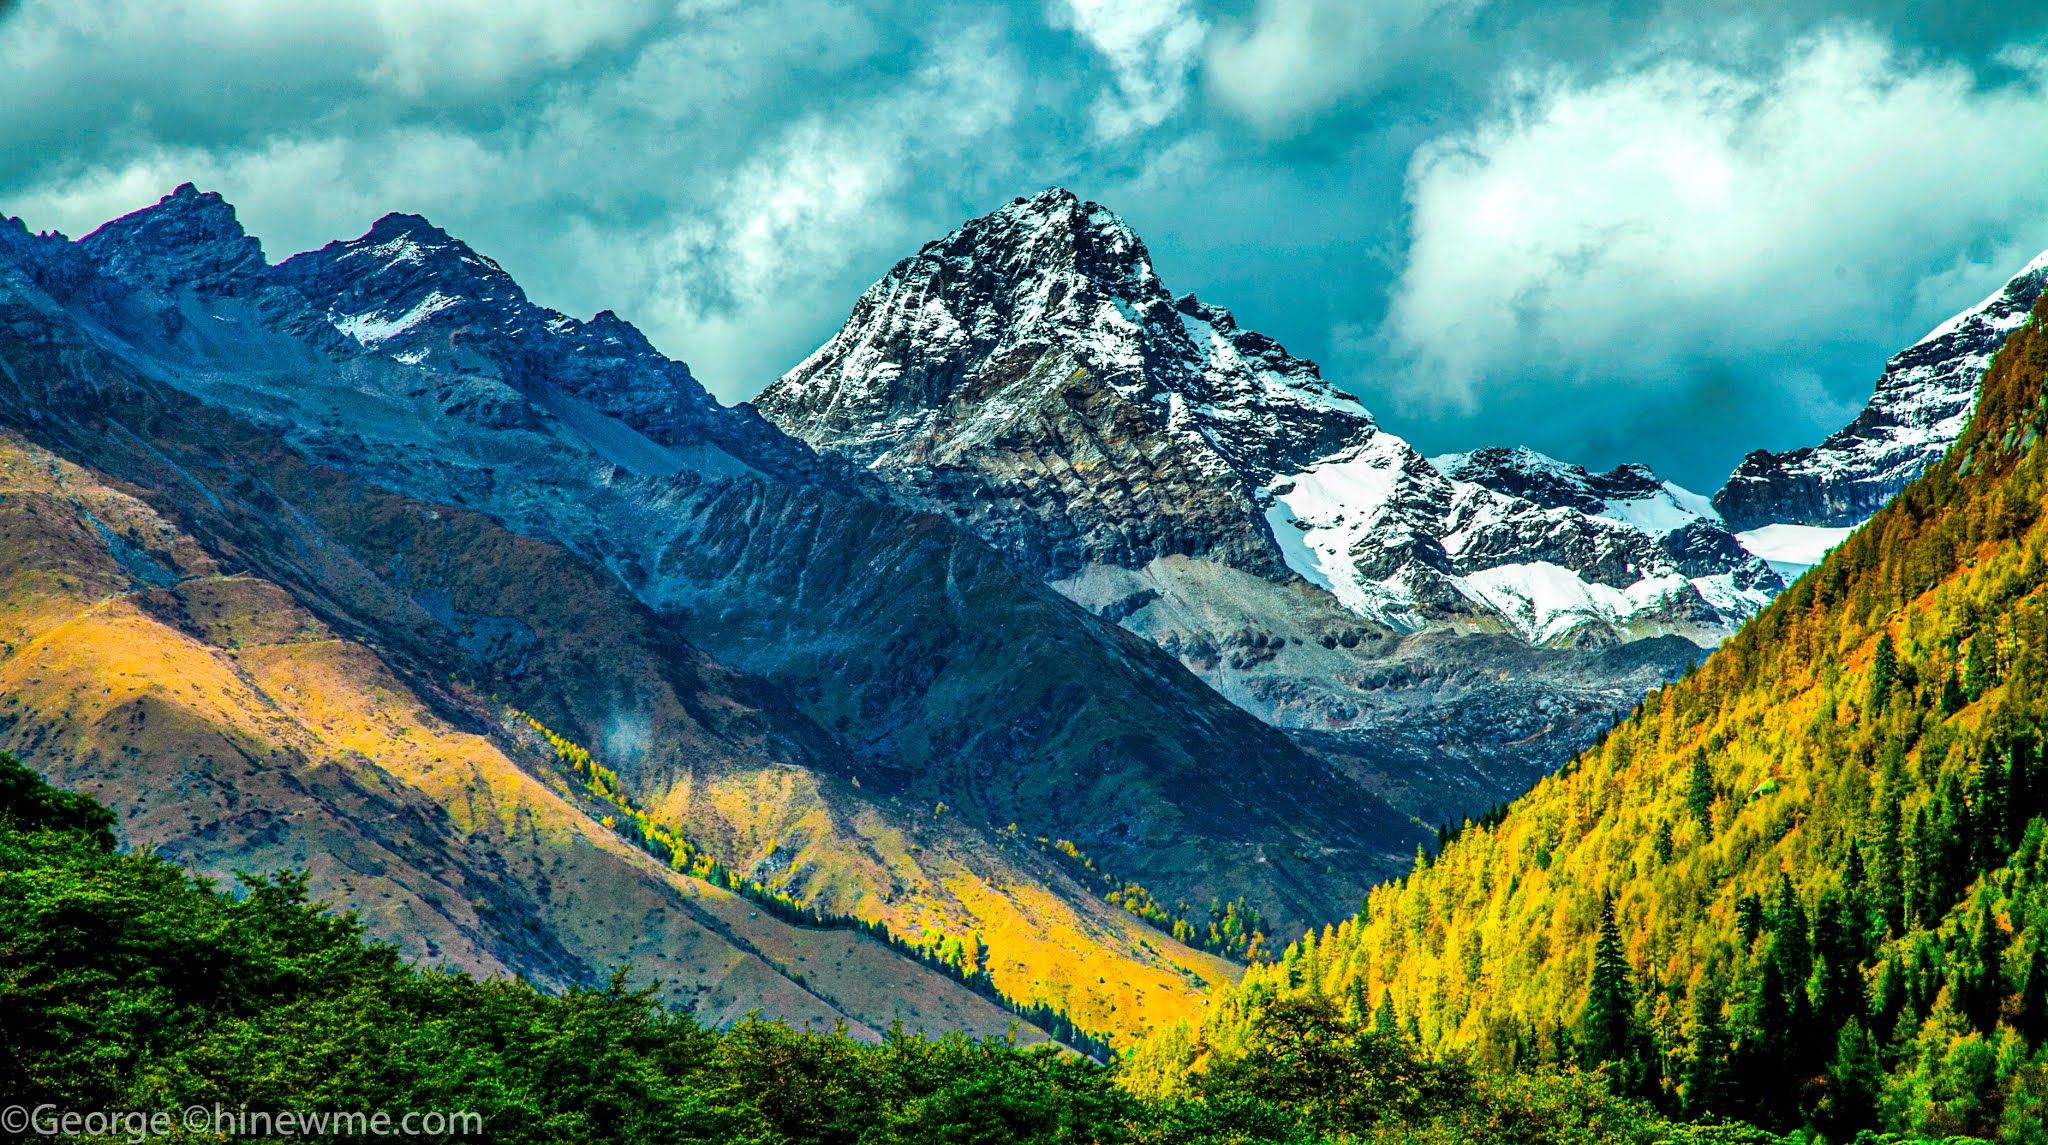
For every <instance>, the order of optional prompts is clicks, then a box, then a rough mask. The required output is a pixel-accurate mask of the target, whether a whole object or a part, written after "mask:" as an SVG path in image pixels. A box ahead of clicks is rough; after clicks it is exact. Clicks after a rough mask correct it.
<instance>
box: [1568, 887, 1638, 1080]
mask: <svg viewBox="0 0 2048 1145" xmlns="http://www.w3.org/2000/svg"><path fill="white" fill-rule="evenodd" d="M1635 1014H1636V997H1635V984H1634V982H1633V980H1632V978H1631V976H1630V973H1629V966H1628V956H1627V954H1626V953H1625V952H1624V951H1623V949H1622V945H1621V927H1620V925H1619V924H1618V923H1617V922H1616V921H1615V918H1614V900H1613V899H1611V898H1610V899H1608V900H1607V901H1606V902H1604V903H1603V904H1601V907H1600V937H1599V940H1598V941H1597V942H1596V943H1595V944H1594V946H1593V974H1592V978H1591V981H1589V982H1588V983H1587V988H1586V1008H1585V1010H1584V1011H1583V1012H1582V1014H1581V1017H1580V1019H1579V1030H1580V1041H1579V1053H1580V1057H1581V1058H1582V1059H1583V1060H1584V1061H1585V1064H1586V1065H1588V1066H1596V1065H1600V1064H1603V1063H1613V1064H1615V1065H1618V1066H1620V1067H1621V1072H1622V1073H1623V1074H1624V1075H1626V1074H1627V1073H1628V1071H1629V1070H1630V1067H1631V1066H1633V1065H1634V1061H1633V1058H1634V1054H1635V1050H1636V1048H1637V1047H1636V1025H1635ZM1630 1080H1633V1079H1632V1078H1631V1079H1630Z"/></svg>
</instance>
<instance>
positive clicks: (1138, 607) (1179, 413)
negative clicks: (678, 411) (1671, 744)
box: [755, 188, 1781, 819]
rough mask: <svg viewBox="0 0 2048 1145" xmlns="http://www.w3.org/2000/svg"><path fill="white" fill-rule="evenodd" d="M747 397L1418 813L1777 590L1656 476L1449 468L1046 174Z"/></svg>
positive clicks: (1516, 463)
mask: <svg viewBox="0 0 2048 1145" xmlns="http://www.w3.org/2000/svg"><path fill="white" fill-rule="evenodd" d="M755 405H756V406H757V407H758V408H759V409H760V410H761V411H762V413H763V414H764V415H765V416H766V417H767V418H768V419H769V420H770V421H772V422H774V423H775V424H777V425H778V426H780V427H781V428H783V429H784V430H786V431H788V432H789V433H790V434H792V435H793V436H795V437H797V438H799V439H802V440H804V441H805V442H807V443H808V444H810V445H812V446H813V447H815V448H817V449H818V450H819V451H820V452H822V453H826V454H834V455H837V456H839V457H840V458H842V459H843V460H845V461H846V462H848V463H850V464H852V465H857V466H860V467H862V468H863V469H864V470H865V472H866V473H867V474H868V475H869V476H870V477H871V478H873V479H874V480H875V481H877V482H878V483H879V484H881V485H884V486H886V487H887V488H888V489H889V490H890V491H891V493H892V494H893V495H894V496H895V497H896V498H897V499H898V500H899V501H902V502H903V503H906V504H909V505H914V506H917V507H919V508H924V509H928V510H931V511H933V512H936V513H940V514H943V515H946V516H948V517H951V518H952V519H954V520H956V521H958V522H960V523H961V524H962V525H963V526H965V527H966V528H968V529H970V530H972V531H973V532H975V533H976V534H977V535H979V536H981V537H983V538H985V539H987V540H988V541H989V542H990V543H991V544H993V545H995V546H996V547H997V548H999V549H1001V550H1002V551H1003V552H1004V553H1005V554H1007V555H1009V556H1010V557H1011V558H1012V560H1014V561H1015V562H1017V563H1018V564H1020V565H1022V566H1023V567H1026V568H1029V569H1032V570H1034V571H1037V572H1038V573H1040V574H1041V575H1043V576H1045V577H1047V578H1048V580H1049V582H1050V583H1051V584H1052V585H1053V586H1054V587H1055V588H1057V589H1058V590H1059V591H1060V592H1061V593H1063V594H1065V595H1066V596H1068V597H1069V598H1070V599H1073V600H1075V601H1077V602H1079V603H1081V604H1083V605H1084V606H1086V607H1088V608H1089V609H1090V610H1091V611H1094V612H1096V613H1097V614H1098V615H1099V616H1102V617H1103V618H1105V619H1109V620H1113V621H1115V622H1116V623H1118V624H1120V625H1122V626H1123V627H1125V628H1127V629H1129V630H1131V631H1133V632H1135V633H1138V634H1140V635H1143V636H1145V637H1146V638H1147V639H1149V640H1151V641H1153V642H1154V643H1156V644H1158V645H1159V646H1160V647H1161V648H1163V649H1165V650H1166V651H1168V652H1170V653H1172V654H1173V655H1174V656H1175V657H1176V658H1177V659H1179V660H1180V661H1181V663H1182V664H1184V665H1186V666H1187V667H1188V668H1189V669H1190V670H1192V671H1194V672H1195V673H1196V674H1197V675H1199V676H1201V678H1202V679H1203V680H1205V681H1206V682H1208V683H1209V685H1210V686H1211V687H1213V688H1215V689H1216V690H1217V691H1219V692H1221V693H1222V694H1223V695H1225V696H1228V697H1229V698H1230V699H1231V700H1232V701H1234V702H1235V703H1237V704H1239V705H1240V706H1242V707H1244V708H1245V709H1247V710H1248V711H1251V712H1253V713H1255V714H1257V715H1259V716H1260V717H1261V718H1263V719H1265V720H1267V721H1269V722H1271V723H1273V724H1274V725H1276V726H1278V727H1281V728H1284V729H1286V730H1287V731H1289V733H1290V734H1293V735H1295V736H1296V737H1297V738H1298V739H1300V740H1301V741H1302V742H1304V743H1309V744H1311V745H1312V746H1313V747H1314V749H1315V750H1316V751H1318V752H1319V753H1321V754H1323V755H1324V756H1325V757H1326V758H1330V759H1332V760H1334V761H1336V762H1338V763H1339V765H1340V766H1343V767H1345V768H1347V769H1351V770H1352V772H1353V774H1355V775H1357V776H1358V777H1359V779H1360V781H1361V782H1365V783H1367V784H1368V785H1372V786H1374V787H1375V789H1376V790H1381V791H1383V792H1385V793H1388V794H1390V795H1393V796H1395V797H1396V798H1397V799H1400V800H1403V801H1405V802H1402V804H1401V805H1402V806H1403V807H1404V809H1407V810H1410V811H1411V812H1412V813H1415V814H1419V815H1422V816H1424V817H1427V818H1431V819H1434V818H1440V817H1451V818H1455V817H1457V816H1458V815H1461V814H1463V813H1465V812H1464V811H1463V810H1462V808H1465V807H1466V806H1468V805H1470V806H1485V805H1489V804H1491V803H1493V802H1495V801H1497V800H1499V799H1504V798H1507V797H1510V796H1511V795H1512V794H1514V793H1515V792H1518V791H1519V790H1521V789H1522V788H1523V787H1525V786H1526V785H1527V784H1528V783H1529V782H1532V781H1533V780H1534V779H1535V778H1536V777H1537V776H1540V775H1541V774H1543V772H1544V771H1545V770H1546V769H1547V767H1548V766H1552V765H1554V764H1555V762H1556V761H1557V760H1559V759H1562V758H1564V756H1565V755H1568V754H1569V752H1570V751H1571V750H1572V749H1573V748H1574V747H1575V746H1577V744H1578V742H1579V741H1580V740H1581V739H1582V738H1583V737H1586V736H1590V735H1591V734H1592V731H1593V729H1594V728H1596V727H1597V726H1598V725H1600V724H1601V723H1603V722H1604V721H1605V720H1606V719H1608V718H1610V717H1611V715H1612V713H1613V712H1614V711H1616V710H1619V709H1621V708H1625V707H1626V706H1627V705H1628V704H1630V703H1633V702H1634V701H1635V699H1636V698H1637V697H1638V696H1639V695H1640V694H1641V693H1642V692H1643V691H1645V690H1647V689H1648V688H1650V687H1653V686H1655V685H1656V684H1657V683H1660V682H1661V681H1663V680H1664V679H1667V678H1669V677H1670V676H1671V675H1673V674H1675V673H1676V672H1678V671H1681V670H1682V669H1683V668H1684V666H1685V665H1686V664H1688V663H1690V662H1691V661H1692V660H1693V659H1695V658H1696V657H1697V656H1698V654H1699V647H1700V645H1702V644H1711V643H1712V642H1714V641H1715V640H1717V639H1719V638H1720V637H1721V636H1722V635H1725V634H1726V633H1727V632H1728V631H1730V630H1731V629H1732V628H1733V626H1734V625H1735V624H1736V623H1739V621H1740V620H1741V619H1742V618H1743V617H1745V616H1747V615H1749V614H1750V613H1752V612H1754V611H1755V610H1756V609H1757V608H1759V607H1761V606H1762V604H1763V603H1765V602H1766V601H1768V599H1769V597H1770V595H1771V593H1773V592H1775V591H1776V590H1777V589H1778V588H1779V587H1781V582H1780V581H1779V579H1778V577H1777V575H1776V574H1775V573H1774V572H1773V571H1772V570H1771V568H1770V567H1769V566H1767V565H1766V564H1764V563H1763V562H1762V561H1760V560H1758V559H1757V558H1755V557H1754V556H1752V555H1750V554H1749V553H1747V552H1745V551H1744V550H1743V549H1742V548H1741V547H1740V545H1739V544H1737V543H1736V542H1735V540H1734V538H1733V537H1732V536H1731V535H1730V534H1729V533H1728V532H1727V530H1725V529H1724V528H1722V527H1721V526H1720V523H1719V519H1718V517H1717V515H1716V514H1715V512H1714V510H1713V509H1712V507H1711V506H1710V505H1709V504H1707V502H1706V501H1705V499H1704V498H1701V497H1698V496H1695V495H1693V494H1691V493H1689V492H1687V491H1685V490H1683V489H1681V488H1678V487H1677V486H1672V485H1667V484H1666V483H1664V482H1662V481H1660V480H1658V479H1657V478H1656V477H1655V476H1654V475H1653V474H1650V473H1648V471H1646V470H1642V469H1641V468H1640V467H1624V468H1623V469H1619V470H1616V471H1614V472H1613V473H1610V474H1597V475H1596V474H1588V473H1586V472H1585V471H1584V470H1583V469H1579V468H1577V467H1574V466H1570V465H1568V464H1565V463H1562V462H1558V461H1555V460H1553V459H1550V458H1545V457H1542V456H1541V455H1537V454H1533V453H1530V452H1528V451H1526V450H1482V451H1478V452H1476V453H1473V454H1469V455H1464V456H1461V457H1456V458H1446V459H1439V463H1433V462H1432V461H1430V460H1429V459H1426V458H1424V457H1423V456H1422V455H1421V454H1419V453H1418V452H1416V451H1415V450H1414V449H1413V448H1412V447H1410V446H1409V445H1408V443H1406V442H1405V441H1403V440H1402V439H1400V438H1399V437H1398V436H1396V435H1394V434H1391V433H1388V432H1387V431H1386V430H1385V429H1384V428H1382V427H1381V426H1380V425H1379V424H1378V423H1377V422H1376V421H1375V419H1374V418H1373V417H1372V415H1371V414H1370V413H1369V412H1368V411H1367V410H1366V409H1365V407H1364V406H1363V405H1362V404H1360V403H1359V402H1358V401H1357V399H1356V398H1354V397H1352V396H1351V395H1348V394H1345V393H1343V392H1342V391H1341V390H1339V389H1338V388H1336V387H1334V386H1332V385H1331V384H1330V383H1329V382H1327V381H1326V380H1325V379H1324V378H1323V377H1322V376H1321V373H1320V371H1319V370H1318V368H1317V367H1316V365H1315V364H1314V363H1312V362H1308V361H1306V360H1303V359H1300V358H1296V357H1293V356H1292V355H1289V354H1288V353H1287V352H1286V350H1285V349H1284V348H1283V347H1281V346H1280V345H1278V344H1277V343H1275V342H1274V341H1272V340H1271V339H1269V338H1266V337H1264V336H1262V335H1259V334H1257V333H1255V332H1252V331H1248V330H1245V329H1244V328H1243V327H1241V326H1239V325H1238V323H1237V322H1236V321H1235V319H1234V318H1233V317H1232V316H1231V314H1230V313H1229V312H1228V311H1227V310H1225V309H1223V308H1222V307H1219V306H1215V305H1213V304H1210V303H1207V302H1204V301H1201V300H1199V299H1196V298H1194V297H1193V296H1191V295H1181V296H1179V297H1177V298H1176V297H1175V296H1173V295H1171V294H1170V293H1169V292H1168V291H1167V290H1166V288H1165V286H1164V285H1163V284H1162V283H1161V282H1160V281H1159V278H1158V275H1157V273H1156V271H1155V270H1154V268H1153V266H1152V263H1151V259H1150V256H1149V253H1148V252H1147V251H1146V248H1145V246H1144V244H1143V243H1142V242H1141V241H1140V240H1139V239H1138V238H1137V236H1136V235H1135V234H1133V233H1132V232H1131V230H1130V228H1129V227H1128V226H1126V225H1125V224H1124V223H1123V221H1122V220H1121V219H1119V218H1118V217H1117V216H1116V215H1115V214H1113V213H1112V212H1110V211H1109V210H1107V209H1106V208H1103V207H1101V206H1100V205H1098V204H1094V203H1087V202H1083V201H1081V200H1080V199H1078V198H1077V197H1076V196H1074V195H1072V194H1070V193H1068V192H1066V191H1064V190H1061V189H1059V188H1052V189H1049V190H1047V191H1045V192H1042V193H1041V194H1039V195H1037V196H1033V197H1030V198H1020V199H1017V200H1015V201H1013V202H1012V203H1010V204H1009V205H1008V206H1006V207H1004V208H1002V209H1001V210H998V211H996V212H994V213H992V214H991V215H988V216H986V217H984V218H981V219H975V220H971V221H969V222H968V223H966V224H964V225H963V226H962V227H961V228H960V229H959V230H957V231H955V232H954V233H953V234H951V235H948V236H946V237H945V238H943V239H940V240H937V241H935V242H932V243H929V244H927V245H926V246H925V247H924V248H923V249H922V250H920V251H919V252H918V253H917V254H916V255H914V256H913V257H911V258H908V259H905V260H903V261H902V262H900V263H898V264H897V265H896V266H895V267H894V268H893V269H891V270H890V271H889V273H888V274H886V275H885V276H884V277H883V278H881V279H880V280H879V281H877V282H876V283H875V284H874V285H873V286H872V287H870V288H869V289H868V291H866V292H865V293H864V294H863V295H862V297H861V299H860V300H859V302H858V303H857V304H856V305H855V307H854V309H853V312H852V314H851V316H850V317H849V319H848V321H847V323H846V325H845V326H844V327H843V328H842V329H841V330H840V331H839V332H838V333H837V334H836V335H835V336H834V337H833V338H832V339H830V340H829V341H828V342H826V343H825V344H824V345H823V346H821V347H820V348H819V349H818V350H817V351H816V352H814V353H813V354H811V355H810V356H809V357H808V358H807V359H806V360H805V361H804V362H803V363H801V364H800V365H798V366H797V367H796V368H795V369H793V370H791V371H790V372H789V373H788V374H786V375H785V376H784V377H783V378H782V379H780V380H779V381H778V382H776V383H775V384H774V385H772V386H770V387H769V388H768V389H767V390H765V391H764V392H763V393H762V394H761V395H760V397H758V398H757V399H756V400H755ZM1624 645H1627V646H1630V647H1631V649H1632V650H1631V651H1630V652H1628V653H1627V654H1625V655H1617V654H1610V652H1609V649H1612V648H1615V647H1619V646H1624Z"/></svg>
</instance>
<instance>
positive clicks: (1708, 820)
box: [1685, 754, 1714, 836]
mask: <svg viewBox="0 0 2048 1145" xmlns="http://www.w3.org/2000/svg"><path fill="white" fill-rule="evenodd" d="M1685 805H1686V807H1687V808H1688V809H1690V810H1691V811H1692V817H1693V818H1695V819H1697V820H1699V822H1700V832H1701V833H1702V834H1705V835H1709V836H1711V835H1712V834H1713V833H1714V773H1713V772H1712V771H1710V770H1708V768H1707V757H1706V755H1705V754H1696V755H1694V756H1693V757H1692V778H1691V781H1690V782H1689V783H1687V784H1686V790H1685Z"/></svg>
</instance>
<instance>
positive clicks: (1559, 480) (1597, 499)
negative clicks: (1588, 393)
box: [1430, 446, 1721, 537]
mask: <svg viewBox="0 0 2048 1145" xmlns="http://www.w3.org/2000/svg"><path fill="white" fill-rule="evenodd" d="M1430 462H1431V464H1433V465H1435V466H1436V467H1437V469H1439V470H1440V471H1442V472H1443V474H1444V475H1445V476H1446V477H1449V478H1451V479H1452V480H1455V481H1466V482H1470V483H1472V484H1474V485H1483V486H1485V487H1486V488H1488V489H1491V490H1493V491H1494V492H1496V493H1505V494H1508V495H1509V496H1513V497H1520V498H1523V499H1524V500H1528V501H1533V502H1535V503H1536V504H1538V505H1541V506H1543V507H1544V508H1546V509H1564V508H1569V509H1576V510H1578V511H1579V512H1581V513H1586V514H1589V515H1592V516H1596V517H1606V518H1609V519H1611V520H1615V521H1620V522H1622V523H1623V524H1626V525H1632V526H1634V527H1635V528H1637V529H1639V530H1640V531H1642V532H1643V533H1645V534H1647V535H1649V536H1652V537H1661V536H1663V535H1664V534H1666V533H1669V532H1671V531H1672V530H1674V529H1682V528H1684V527H1685V526H1687V525H1689V524H1691V523H1692V522H1694V521H1699V520H1707V521H1712V522H1714V523H1716V524H1719V523H1720V520H1721V515H1720V514H1719V513H1716V512H1715V511H1714V506H1713V503H1712V502H1711V501H1709V500H1708V499H1707V498H1705V497H1702V496H1700V495H1699V494H1697V493H1694V492H1692V491H1691V490H1689V489H1686V488H1684V487H1682V486H1679V485H1676V484H1673V483H1672V482H1669V481H1665V480H1663V479H1662V478H1660V477H1658V476H1657V475H1656V474H1655V473H1653V472H1651V471H1650V468H1649V467H1648V466H1646V465H1634V464H1631V465H1618V466H1616V467H1614V468H1613V469H1610V470H1608V471H1607V472H1605V473H1593V472H1590V471H1588V470H1587V469H1586V468H1585V467H1584V466H1582V465H1574V464H1572V463H1571V462H1568V461H1560V460H1558V459H1557V458H1555V457H1551V456H1548V455H1546V454H1542V453H1538V452H1536V451H1535V450H1533V449H1528V448H1526V447H1522V446H1515V447H1512V448H1502V447H1493V448H1488V449H1480V450H1475V451H1473V452H1471V453H1451V454H1445V455H1443V456H1441V457H1434V458H1431V459H1430Z"/></svg>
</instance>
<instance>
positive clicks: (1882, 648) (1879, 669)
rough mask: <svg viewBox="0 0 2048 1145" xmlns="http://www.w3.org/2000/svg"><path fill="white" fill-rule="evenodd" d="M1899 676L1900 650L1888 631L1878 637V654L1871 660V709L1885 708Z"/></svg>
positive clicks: (1880, 709) (1881, 709)
mask: <svg viewBox="0 0 2048 1145" xmlns="http://www.w3.org/2000/svg"><path fill="white" fill-rule="evenodd" d="M1898 678H1899V650H1898V648H1897V647H1896V646H1895V645H1893V644H1892V634H1891V633H1889V632H1887V633H1884V634H1883V635H1881V636H1879V637H1878V638H1877V654H1876V655H1875V656H1873V657H1871V662H1870V704H1869V710H1871V711H1873V712H1880V711H1883V710H1884V706H1885V704H1886V702H1887V701H1889V700H1890V699H1891V694H1892V682H1893V681H1895V680H1897V679H1898Z"/></svg>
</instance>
